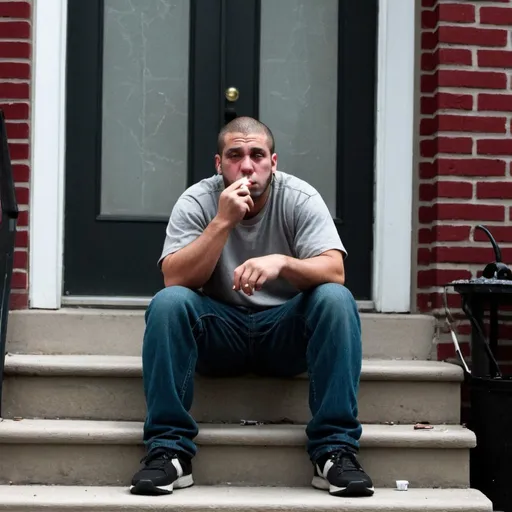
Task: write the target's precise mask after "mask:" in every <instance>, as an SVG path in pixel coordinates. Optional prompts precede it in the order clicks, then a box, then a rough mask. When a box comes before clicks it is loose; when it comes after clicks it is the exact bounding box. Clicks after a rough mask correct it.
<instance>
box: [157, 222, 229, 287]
mask: <svg viewBox="0 0 512 512" xmlns="http://www.w3.org/2000/svg"><path fill="white" fill-rule="evenodd" d="M230 231H231V229H230V227H229V226H228V225H227V224H226V223H225V222H221V221H219V220H218V219H216V218H215V219H213V220H212V222H210V224H208V226H207V227H206V229H205V230H204V231H203V233H202V234H201V235H200V236H199V237H198V238H196V240H194V241H193V242H192V243H190V244H189V245H187V246H186V247H183V249H180V250H179V251H178V252H176V253H174V254H172V255H171V256H169V257H167V258H166V259H164V261H163V263H162V273H163V275H164V283H165V286H176V285H181V286H186V287H187V288H201V287H202V286H203V285H204V284H205V283H206V282H207V281H208V279H210V277H211V275H212V273H213V270H214V269H215V265H217V262H218V261H219V258H220V255H221V253H222V249H223V248H224V245H225V244H226V241H227V239H228V237H229V233H230Z"/></svg>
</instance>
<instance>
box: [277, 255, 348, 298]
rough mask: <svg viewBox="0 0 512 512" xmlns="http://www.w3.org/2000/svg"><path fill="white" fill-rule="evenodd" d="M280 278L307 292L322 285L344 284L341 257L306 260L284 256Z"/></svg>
mask: <svg viewBox="0 0 512 512" xmlns="http://www.w3.org/2000/svg"><path fill="white" fill-rule="evenodd" d="M280 276H281V277H283V278H284V279H286V280H287V281H288V282H290V283H291V284H292V285H294V286H295V287H297V288H298V289H299V290H307V289H309V288H313V287H314V286H318V285H320V284H324V283H338V284H345V271H344V268H343V259H342V258H341V255H339V257H338V255H335V256H330V255H323V254H322V255H320V256H315V257H314V258H308V259H306V260H299V259H297V258H292V257H290V256H284V266H283V268H282V270H281V273H280Z"/></svg>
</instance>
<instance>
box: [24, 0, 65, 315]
mask: <svg viewBox="0 0 512 512" xmlns="http://www.w3.org/2000/svg"><path fill="white" fill-rule="evenodd" d="M66 37H67V0H37V1H36V2H35V5H34V41H33V48H34V75H33V76H34V85H33V94H32V149H33V151H32V173H31V182H30V190H31V201H30V213H31V215H30V231H29V235H30V269H29V280H30V284H29V301H30V307H33V308H47V309H57V308H60V305H61V294H62V269H63V260H62V256H63V224H64V147H65V127H64V124H65V95H66V86H65V76H66V73H65V69H66Z"/></svg>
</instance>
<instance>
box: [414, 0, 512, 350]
mask: <svg viewBox="0 0 512 512" xmlns="http://www.w3.org/2000/svg"><path fill="white" fill-rule="evenodd" d="M421 4H422V12H421V23H422V33H421V120H420V127H419V130H420V148H419V151H420V163H419V178H420V189H419V205H418V211H417V214H418V220H419V230H418V239H417V241H418V252H417V262H418V275H417V286H418V294H417V308H418V311H419V312H430V311H433V312H434V313H441V312H442V310H441V309H440V308H441V305H442V302H441V293H440V292H441V290H442V288H441V287H442V285H444V284H445V283H447V282H449V281H452V280H454V279H465V278H469V277H477V275H478V272H479V271H481V270H482V269H483V267H484V264H485V263H487V262H489V261H492V260H493V259H494V257H493V252H492V249H491V246H490V244H489V242H488V241H487V239H486V238H485V236H484V235H483V233H481V232H480V231H479V232H475V226H476V225H477V224H480V223H481V224H484V225H486V226H487V227H488V228H489V229H490V230H491V231H492V233H493V234H494V236H495V238H496V239H497V240H498V242H500V245H501V247H502V252H503V259H504V261H505V262H507V263H509V264H512V177H511V176H512V136H511V129H512V126H511V124H512V123H511V117H512V91H511V89H512V34H511V28H512V2H511V1H510V0H497V1H483V0H479V1H477V0H473V1H464V2H462V1H459V2H457V1H446V0H422V2H421ZM457 299H458V297H457V296H456V295H452V296H451V297H450V303H451V304H452V305H453V306H454V307H456V306H457V305H458V300H457ZM461 332H463V333H468V332H469V330H468V328H467V327H466V326H461ZM466 349H467V347H466ZM452 354H453V351H452V347H451V344H449V343H447V344H445V345H441V346H440V350H439V355H440V357H441V358H444V357H447V356H450V355H452ZM507 358H508V356H507ZM510 359H511V360H512V355H511V357H510Z"/></svg>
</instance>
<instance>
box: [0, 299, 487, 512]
mask: <svg viewBox="0 0 512 512" xmlns="http://www.w3.org/2000/svg"><path fill="white" fill-rule="evenodd" d="M361 321H362V328H363V356H364V361H363V371H362V378H361V386H360V391H359V409H360V419H361V421H362V422H363V435H362V438H361V451H360V456H359V458H360V460H361V462H362V464H363V466H364V468H365V469H366V470H367V472H368V473H369V474H370V475H371V477H372V479H373V480H374V483H375V486H376V493H375V496H373V497H371V498H359V499H346V498H334V497H332V496H329V495H328V493H326V492H322V491H317V490H314V489H312V488H311V487H310V482H311V477H312V471H313V468H312V465H311V463H310V461H309V460H308V456H307V453H306V450H305V442H306V436H305V424H306V423H307V421H308V420H309V418H310V413H309V410H308V379H307V376H304V375H302V376H299V377H297V378H294V379H266V378H259V377H252V376H247V377H243V378H235V379H206V378H199V377H198V378H197V380H196V386H195V398H194V406H193V410H192V414H193V416H194V417H195V418H196V420H197V421H198V422H199V423H200V425H199V430H200V431H199V436H198V437H197V439H196V441H197V445H198V448H199V450H198V454H197V456H196V458H195V459H194V462H193V464H194V470H193V473H194V480H195V482H196V484H197V485H196V486H195V487H193V488H191V489H183V490H180V491H176V492H175V494H173V495H172V496H166V497H156V498H153V497H140V496H132V495H130V494H129V493H128V490H127V487H128V484H129V482H130V480H131V477H132V475H133V473H134V472H135V471H136V470H137V469H138V468H139V460H140V458H141V457H142V456H143V455H144V449H143V445H142V420H143V419H144V415H145V406H144V399H143V393H142V379H141V376H142V366H141V361H140V352H141V343H142V333H143V329H144V318H143V311H140V310H139V311H137V310H134V311H129V310H107V309H103V310H99V309H63V310H60V311H21V312H13V313H12V314H11V315H10V317H9V331H8V339H7V350H8V356H7V357H6V368H5V372H6V376H5V381H4V395H3V403H2V407H3V416H4V419H2V420H1V421H0V453H1V457H0V512H1V511H3V510H5V511H18V512H29V511H30V512H35V511H39V510H41V512H42V511H43V510H52V512H59V511H62V512H64V511H67V512H72V511H78V510H80V511H81V512H87V511H89V510H90V511H91V512H92V511H93V510H94V511H98V512H99V511H102V512H103V511H104V512H108V511H112V512H114V511H125V510H133V511H135V510H137V511H139V510H148V511H149V510H160V509H162V510H164V509H166V510H167V509H169V508H172V509H173V510H180V511H186V512H200V511H201V512H203V511H204V512H206V511H209V510H212V509H218V510H226V511H228V510H229V512H242V511H247V512H249V511H251V512H252V511H258V512H259V511H261V512H263V511H265V512H274V511H275V512H278V511H279V512H282V511H290V512H291V511H292V510H304V511H306V510H308V511H309V510H310V511H312V512H313V511H315V512H321V511H324V510H325V511H327V510H331V509H336V510H342V511H343V510H346V511H354V512H355V511H356V510H357V511H368V512H381V511H382V512H386V511H389V512H392V511H393V512H406V511H418V512H419V511H422V512H441V511H447V512H450V511H454V512H455V511H461V512H462V511H464V512H470V511H471V512H472V511H474V512H477V511H478V512H490V511H491V510H492V505H491V503H490V501H489V500H487V499H486V498H485V497H484V496H483V495H482V494H481V493H480V492H478V491H475V490H473V489H468V486H469V450H470V449H471V448H472V447H474V446H475V436H474V434H473V433H472V432H470V431H469V430H467V429H465V428H464V427H462V426H460V425H459V422H460V417H459V414H460V383H461V381H462V377H463V375H462V371H461V369H460V368H459V367H457V366H454V365H450V364H446V363H440V362H437V361H432V360H430V359H431V356H432V353H433V351H434V345H433V339H434V325H435V322H434V319H433V318H431V317H427V316H420V315H379V314H372V313H362V314H361ZM243 419H245V420H255V421H257V422H258V424H257V425H249V426H243V425H240V421H241V420H243ZM417 422H429V423H430V424H431V426H432V427H433V428H432V429H420V430H419V429H415V428H414V424H415V423H417ZM398 479H405V480H408V481H409V482H410V488H409V490H408V491H407V492H400V491H396V490H395V489H394V487H395V481H396V480H398Z"/></svg>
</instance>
